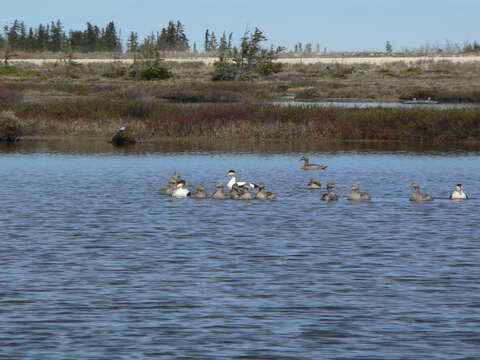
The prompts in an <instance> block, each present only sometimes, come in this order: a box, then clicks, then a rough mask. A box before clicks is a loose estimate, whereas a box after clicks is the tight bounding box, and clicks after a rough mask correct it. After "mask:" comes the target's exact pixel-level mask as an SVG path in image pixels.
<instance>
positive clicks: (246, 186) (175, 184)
mask: <svg viewBox="0 0 480 360" xmlns="http://www.w3.org/2000/svg"><path fill="white" fill-rule="evenodd" d="M225 176H226V177H230V180H229V181H228V182H227V185H226V187H227V191H225V184H224V183H223V182H221V181H219V182H217V183H216V184H215V192H214V193H213V194H212V195H211V196H209V195H208V193H207V190H206V188H205V186H204V185H203V184H201V185H198V186H197V187H196V190H195V191H194V192H191V191H190V190H189V189H188V187H187V182H186V181H185V180H183V179H181V174H180V173H179V172H178V171H175V172H174V173H173V174H172V176H171V177H170V179H169V180H168V184H167V187H166V188H163V189H161V190H160V193H161V194H164V195H170V196H173V197H175V198H187V197H191V198H194V199H207V198H212V199H215V200H227V199H233V200H254V199H257V200H275V199H276V198H277V196H276V195H275V194H273V193H271V192H269V191H266V190H265V184H263V183H258V184H255V183H253V182H248V181H237V173H236V171H235V170H230V171H228V172H227V174H226V175H225ZM254 189H257V192H256V193H255V194H253V193H252V191H253V190H254Z"/></svg>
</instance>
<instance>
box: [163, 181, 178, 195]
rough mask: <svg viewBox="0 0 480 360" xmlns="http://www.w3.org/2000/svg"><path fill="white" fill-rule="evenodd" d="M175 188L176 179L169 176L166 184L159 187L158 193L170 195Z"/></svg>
mask: <svg viewBox="0 0 480 360" xmlns="http://www.w3.org/2000/svg"><path fill="white" fill-rule="evenodd" d="M176 189H177V181H176V180H174V179H172V178H170V179H169V180H168V185H167V187H166V188H163V189H160V194H162V195H172V194H173V192H174V191H175V190H176Z"/></svg>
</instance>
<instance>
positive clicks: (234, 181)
mask: <svg viewBox="0 0 480 360" xmlns="http://www.w3.org/2000/svg"><path fill="white" fill-rule="evenodd" d="M227 176H230V180H229V181H228V183H227V187H228V189H229V190H232V187H233V184H237V185H238V186H239V187H248V188H249V189H253V188H256V187H258V186H257V185H256V184H254V183H251V182H248V181H237V172H236V171H235V170H229V171H228V172H227V174H226V175H225V177H227Z"/></svg>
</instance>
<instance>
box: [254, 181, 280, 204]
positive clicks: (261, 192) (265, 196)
mask: <svg viewBox="0 0 480 360" xmlns="http://www.w3.org/2000/svg"><path fill="white" fill-rule="evenodd" d="M276 198H277V195H275V194H273V193H271V192H269V191H265V185H264V184H263V183H260V184H258V192H257V194H256V195H255V199H258V200H275V199H276Z"/></svg>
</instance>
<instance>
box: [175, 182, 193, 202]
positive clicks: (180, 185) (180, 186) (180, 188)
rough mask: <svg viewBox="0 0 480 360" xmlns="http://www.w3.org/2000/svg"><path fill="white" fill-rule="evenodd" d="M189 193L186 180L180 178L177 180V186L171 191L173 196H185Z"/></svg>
mask: <svg viewBox="0 0 480 360" xmlns="http://www.w3.org/2000/svg"><path fill="white" fill-rule="evenodd" d="M190 195H191V193H190V190H188V188H187V182H186V181H185V180H180V181H178V182H177V188H176V189H175V190H174V191H173V193H172V196H173V197H175V198H186V197H189V196H190Z"/></svg>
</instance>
